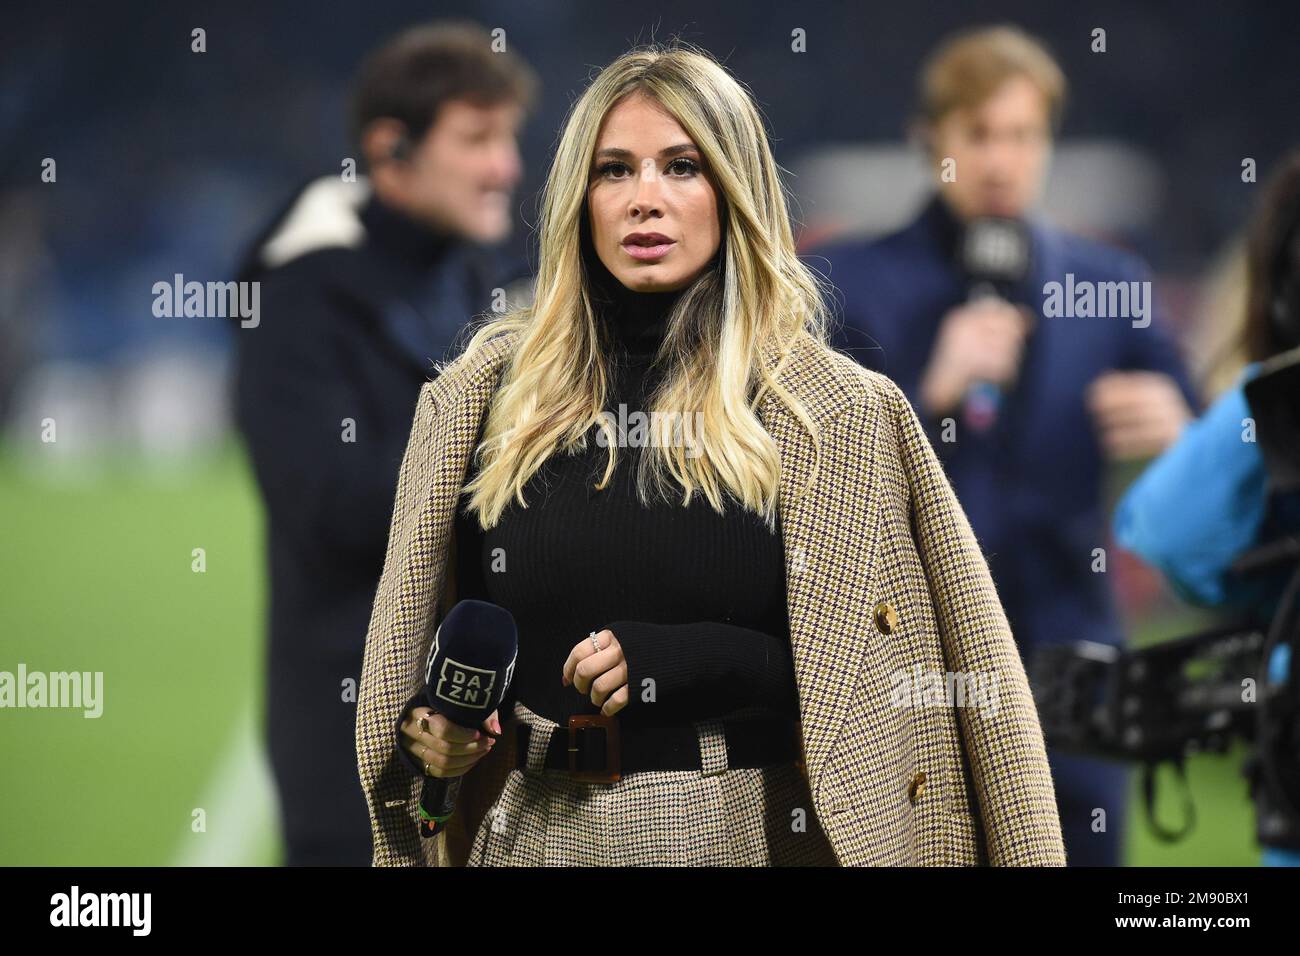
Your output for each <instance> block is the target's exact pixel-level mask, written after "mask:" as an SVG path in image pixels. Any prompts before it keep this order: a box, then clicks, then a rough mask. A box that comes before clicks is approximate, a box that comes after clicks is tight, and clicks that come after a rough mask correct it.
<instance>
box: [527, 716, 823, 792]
mask: <svg viewBox="0 0 1300 956" xmlns="http://www.w3.org/2000/svg"><path fill="white" fill-rule="evenodd" d="M721 723H722V726H723V731H724V733H725V736H726V740H727V767H728V768H735V767H769V766H775V765H778V764H787V763H798V762H799V761H800V757H801V750H800V738H799V722H798V721H797V720H796V719H793V718H791V717H777V716H771V717H768V716H744V717H734V718H732V717H727V718H722V719H721ZM532 731H533V727H532V725H531V724H526V723H520V724H519V725H518V726H517V727H516V729H515V733H516V738H515V744H516V751H515V766H516V767H517V768H518V769H521V770H522V769H525V768H526V767H527V766H528V740H529V737H530V736H531V735H532ZM543 766H544V767H545V768H546V769H547V770H564V771H567V772H568V773H570V774H571V775H572V776H573V778H574V779H576V780H581V781H586V782H590V783H613V782H614V781H616V780H618V779H619V777H620V776H621V775H623V774H629V773H635V772H636V771H638V770H701V769H703V758H702V756H701V754H700V742H699V734H698V732H697V731H696V728H695V726H694V725H693V724H674V725H671V726H664V727H644V726H620V725H619V722H618V715H615V716H613V717H604V716H602V715H600V714H575V715H574V716H572V717H570V718H569V721H568V726H565V725H563V724H562V725H560V726H559V727H557V728H556V729H555V731H554V732H553V733H552V734H551V740H550V743H549V744H548V745H547V748H546V757H545V760H544V762H543Z"/></svg>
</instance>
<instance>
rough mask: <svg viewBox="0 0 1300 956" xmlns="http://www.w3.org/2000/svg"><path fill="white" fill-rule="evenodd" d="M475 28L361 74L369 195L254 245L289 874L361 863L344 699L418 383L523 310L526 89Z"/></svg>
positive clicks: (276, 725)
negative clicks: (514, 245)
mask: <svg viewBox="0 0 1300 956" xmlns="http://www.w3.org/2000/svg"><path fill="white" fill-rule="evenodd" d="M492 44H493V40H492V38H491V37H490V36H489V35H488V33H487V32H486V31H484V30H482V29H481V28H478V27H476V26H472V25H469V24H463V23H456V24H441V25H434V26H427V27H421V28H416V29H412V30H409V31H407V32H405V33H403V34H401V35H399V36H398V37H396V38H395V39H394V40H392V41H390V42H389V43H388V44H387V45H385V46H384V47H382V48H381V49H379V50H378V51H376V52H375V53H374V54H372V55H371V56H370V58H369V59H368V60H367V61H366V63H365V64H364V66H363V68H362V70H361V74H360V77H359V79H358V83H357V86H356V88H355V94H354V96H355V99H354V105H353V111H354V115H353V120H354V125H355V134H356V137H357V144H358V146H359V148H360V152H361V156H362V159H363V160H364V163H365V167H366V168H367V169H368V170H369V176H368V177H356V176H351V175H349V174H348V173H349V166H348V165H347V164H346V163H345V165H344V170H343V175H342V176H327V177H324V178H321V179H318V180H316V181H314V182H312V183H310V184H308V185H307V186H306V187H305V188H303V189H302V190H300V191H299V192H298V193H297V194H296V195H295V196H294V198H293V199H292V201H291V202H290V203H289V204H288V207H287V209H286V210H285V211H284V212H283V213H282V214H281V215H278V216H277V217H275V220H274V221H273V222H272V224H271V225H270V227H269V228H268V229H267V230H266V232H265V234H264V235H263V236H262V238H261V239H260V240H259V241H258V242H257V243H256V244H255V246H254V249H253V250H252V252H251V254H250V256H249V259H248V262H247V263H246V265H245V267H244V269H243V271H242V274H241V275H240V279H241V280H245V281H258V282H260V283H261V290H260V292H261V299H260V302H261V316H260V321H259V322H257V323H256V324H255V326H253V327H240V328H237V329H236V330H235V339H236V354H237V359H236V376H237V385H236V391H237V418H238V422H239V427H240V429H241V430H242V431H243V433H244V436H245V438H246V441H247V444H248V449H249V452H250V454H251V457H252V461H253V465H254V468H255V471H256V475H257V481H258V484H259V485H260V487H261V491H262V496H263V499H264V501H265V506H266V516H267V538H268V548H269V553H270V554H269V556H270V574H271V590H270V604H271V608H270V618H271V629H270V652H269V659H268V685H267V688H268V707H267V714H266V722H267V738H268V743H269V747H270V755H271V764H272V769H273V771H274V776H275V782H276V787H277V789H278V792H279V796H280V804H281V806H280V813H281V819H282V827H283V833H284V837H285V841H286V844H287V849H288V853H287V861H286V862H287V863H288V864H289V865H303V864H307V865H329V864H335V865H337V864H341V865H357V866H367V865H369V864H370V861H371V838H370V833H371V828H370V821H369V816H368V813H367V811H366V804H365V801H364V799H363V797H362V793H361V787H360V782H359V778H358V774H357V760H356V746H355V742H354V741H355V730H354V728H355V721H356V687H357V684H358V682H359V680H360V675H361V662H362V656H363V652H364V648H365V639H366V629H367V626H368V624H369V619H370V611H371V606H372V603H373V601H374V594H375V586H376V583H377V582H378V580H379V576H380V572H381V571H382V569H383V561H384V553H385V548H386V544H387V539H388V530H389V521H390V517H391V509H392V506H393V499H394V496H395V494H396V488H397V474H398V468H399V466H400V464H401V458H402V454H403V451H404V450H405V447H406V441H407V438H408V436H409V434H410V429H411V422H412V419H413V416H414V410H415V401H416V397H417V395H418V393H419V391H420V388H421V386H422V385H423V384H424V383H425V382H427V381H428V380H429V379H430V378H431V377H432V372H433V363H434V362H440V361H446V360H448V359H449V358H450V357H452V355H453V352H454V349H455V348H458V347H461V346H463V344H464V341H463V335H462V334H461V333H462V330H463V328H464V327H465V326H466V325H467V324H468V323H469V322H470V321H471V320H472V319H473V317H474V316H475V315H478V314H480V313H483V312H485V311H488V310H493V309H496V310H499V309H501V308H502V307H503V306H504V305H505V304H506V303H507V302H508V301H509V300H511V299H513V298H515V297H524V296H526V295H527V277H526V271H525V268H524V265H523V263H522V262H513V261H511V260H510V259H509V258H508V257H506V256H504V255H501V254H499V253H498V252H496V251H494V249H493V248H492V244H495V243H499V242H500V241H501V240H503V239H505V238H506V237H507V236H508V235H509V234H510V231H511V228H512V218H511V206H512V196H513V193H514V190H515V188H516V186H517V184H518V182H519V179H520V177H521V174H522V169H521V161H520V156H519V151H518V143H517V135H518V130H519V127H520V125H521V123H522V120H523V118H524V116H525V114H526V112H527V110H528V109H529V108H530V106H531V104H532V102H533V100H534V97H535V89H536V79H535V76H534V74H533V72H532V70H531V69H530V68H529V67H528V66H527V65H526V64H524V63H523V62H522V61H521V60H520V59H518V58H517V57H515V56H514V55H513V54H510V53H506V52H499V51H494V50H493V47H492Z"/></svg>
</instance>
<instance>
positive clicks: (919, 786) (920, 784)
mask: <svg viewBox="0 0 1300 956" xmlns="http://www.w3.org/2000/svg"><path fill="white" fill-rule="evenodd" d="M924 790H925V771H924V770H922V771H921V772H920V773H918V774H917V775H916V776H915V777H913V778H912V782H911V783H910V784H908V785H907V799H908V800H910V801H911V802H912V803H913V804H915V803H916V801H918V800H920V799H921V793H922V791H924Z"/></svg>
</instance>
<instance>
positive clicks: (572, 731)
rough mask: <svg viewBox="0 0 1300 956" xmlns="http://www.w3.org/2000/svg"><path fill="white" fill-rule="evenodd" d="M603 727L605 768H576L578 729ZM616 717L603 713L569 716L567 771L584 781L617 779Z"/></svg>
mask: <svg viewBox="0 0 1300 956" xmlns="http://www.w3.org/2000/svg"><path fill="white" fill-rule="evenodd" d="M596 727H603V728H605V769H604V771H603V772H602V771H599V770H579V769H578V731H579V730H592V729H594V728H596ZM618 745H619V737H618V717H617V716H613V717H606V716H605V715H604V714H573V715H572V716H571V717H569V773H570V775H571V776H572V777H573V779H574V780H580V781H582V782H584V783H614V782H615V781H617V780H618V779H619V776H620V774H619V759H618V756H619V746H618Z"/></svg>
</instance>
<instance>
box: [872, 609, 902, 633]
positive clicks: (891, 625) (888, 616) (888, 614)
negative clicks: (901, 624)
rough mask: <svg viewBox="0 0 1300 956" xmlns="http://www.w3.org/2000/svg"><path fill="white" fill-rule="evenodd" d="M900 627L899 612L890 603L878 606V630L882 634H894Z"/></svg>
mask: <svg viewBox="0 0 1300 956" xmlns="http://www.w3.org/2000/svg"><path fill="white" fill-rule="evenodd" d="M897 627H898V612H897V611H895V610H894V606H893V605H892V604H890V603H889V602H888V601H881V602H880V603H879V604H877V605H876V630H878V631H879V632H880V633H881V634H893V633H894V630H895V629H896V628H897Z"/></svg>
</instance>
